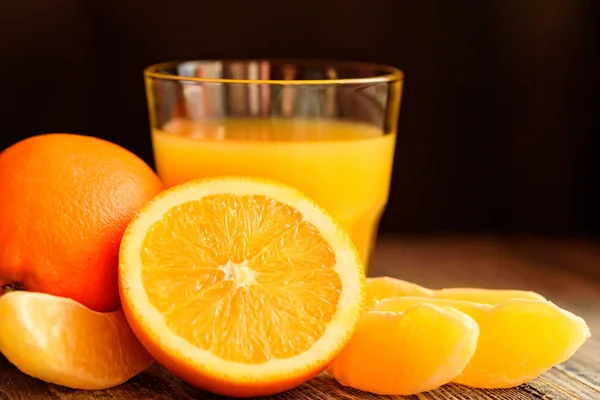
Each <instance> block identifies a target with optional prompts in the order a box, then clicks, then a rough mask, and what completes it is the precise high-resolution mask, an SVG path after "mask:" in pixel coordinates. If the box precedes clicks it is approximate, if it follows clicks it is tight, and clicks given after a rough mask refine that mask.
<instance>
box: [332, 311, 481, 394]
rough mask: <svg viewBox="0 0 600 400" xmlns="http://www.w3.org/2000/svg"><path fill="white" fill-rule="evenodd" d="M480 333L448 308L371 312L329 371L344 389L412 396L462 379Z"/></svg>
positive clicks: (463, 315)
mask: <svg viewBox="0 0 600 400" xmlns="http://www.w3.org/2000/svg"><path fill="white" fill-rule="evenodd" d="M478 335H479V328H478V327H477V323H476V322H475V321H474V320H473V319H472V318H471V317H469V316H468V315H466V314H463V313H461V312H459V311H456V310H454V309H452V308H448V307H439V306H433V305H426V304H425V305H416V306H414V307H410V308H407V309H406V311H402V312H380V311H367V312H365V313H364V314H363V317H362V319H361V321H360V323H359V326H358V329H357V330H356V333H355V334H354V336H352V339H351V340H350V343H349V344H348V345H347V346H346V347H344V349H343V350H342V352H341V353H340V355H339V356H337V357H336V358H335V359H334V361H333V362H332V363H331V365H330V366H329V367H328V369H327V371H328V372H329V373H330V374H331V375H332V376H333V377H334V378H335V379H337V380H338V381H339V382H340V383H342V384H343V385H347V386H351V387H353V388H356V389H360V390H364V391H368V392H373V393H377V394H382V395H410V394H415V393H419V392H424V391H427V390H431V389H435V388H437V387H438V386H441V385H444V384H446V383H448V382H450V381H451V380H452V379H454V378H456V377H457V376H458V375H459V374H460V373H461V372H462V370H463V369H464V368H465V366H466V365H467V363H468V362H469V360H470V359H471V357H472V356H473V353H474V352H475V348H476V345H477V337H478Z"/></svg>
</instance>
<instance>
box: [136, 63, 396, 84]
mask: <svg viewBox="0 0 600 400" xmlns="http://www.w3.org/2000/svg"><path fill="white" fill-rule="evenodd" d="M193 62H198V63H210V62H221V63H236V62H240V63H249V62H270V63H276V64H292V65H297V66H325V65H327V66H336V67H338V66H339V67H350V68H351V67H355V68H370V69H372V70H379V71H382V72H383V74H382V75H374V76H367V77H362V78H334V79H304V80H300V79H230V78H198V77H191V76H182V75H173V74H167V73H164V72H158V71H159V70H161V69H168V68H173V67H175V66H177V65H179V64H183V63H193ZM144 76H145V77H147V78H154V79H164V80H171V81H186V82H200V83H244V84H264V85H332V84H340V85H341V84H357V83H386V82H394V81H402V80H403V79H404V72H402V70H400V69H399V68H396V67H392V66H390V65H386V64H377V63H370V62H362V61H342V60H327V59H303V58H289V59H288V58H240V59H226V58H225V59H197V60H181V61H167V62H162V63H158V64H153V65H150V66H148V67H146V68H145V69H144Z"/></svg>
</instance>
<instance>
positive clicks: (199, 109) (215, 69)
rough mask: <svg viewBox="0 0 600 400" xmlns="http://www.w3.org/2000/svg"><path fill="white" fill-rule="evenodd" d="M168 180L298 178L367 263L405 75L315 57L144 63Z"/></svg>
mask: <svg viewBox="0 0 600 400" xmlns="http://www.w3.org/2000/svg"><path fill="white" fill-rule="evenodd" d="M144 76H145V83H146V94H147V100H148V107H149V115H150V125H151V129H152V144H153V151H154V160H155V164H156V169H157V172H158V174H159V176H160V177H161V179H162V180H163V182H164V184H165V185H166V186H167V187H170V186H173V185H177V184H180V183H183V182H186V181H189V180H191V179H195V178H204V177H211V176H221V175H238V176H239V175H244V176H258V177H264V178H269V179H275V180H278V181H280V182H283V183H286V184H288V185H291V186H293V187H295V188H297V189H299V190H300V191H302V192H304V193H305V194H306V195H308V196H309V197H311V198H312V199H313V200H314V201H316V202H317V203H318V204H319V205H321V206H322V207H323V208H324V209H325V210H327V211H328V212H329V213H330V214H331V215H332V216H333V218H334V219H336V220H337V221H338V222H339V223H340V224H341V226H342V227H343V228H344V229H346V231H347V232H348V233H349V235H350V237H351V238H352V240H353V242H354V244H355V246H356V248H357V250H358V252H359V253H360V256H361V259H362V262H363V264H364V265H365V268H367V266H368V263H369V260H370V257H371V253H372V250H373V246H374V243H375V240H376V235H377V230H378V226H379V220H380V218H381V215H382V213H383V211H384V209H385V206H386V204H387V200H388V194H389V186H390V178H391V173H392V163H393V158H394V147H395V142H396V126H397V121H398V114H399V110H400V99H401V94H402V79H403V74H402V72H401V71H400V70H398V69H396V68H393V67H390V66H385V65H376V64H368V63H356V62H343V61H314V60H200V61H184V62H168V63H162V64H157V65H153V66H150V67H148V68H147V69H146V70H145V71H144Z"/></svg>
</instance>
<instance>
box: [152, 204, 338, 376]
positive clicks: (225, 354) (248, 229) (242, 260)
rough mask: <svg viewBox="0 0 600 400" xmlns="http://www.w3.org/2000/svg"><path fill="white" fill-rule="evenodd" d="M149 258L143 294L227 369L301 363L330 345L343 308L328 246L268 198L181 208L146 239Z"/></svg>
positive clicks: (292, 212)
mask: <svg viewBox="0 0 600 400" xmlns="http://www.w3.org/2000/svg"><path fill="white" fill-rule="evenodd" d="M207 216H208V218H206V217H207ZM190 227H193V229H190ZM307 249H310V251H306V250H307ZM180 250H183V253H181V252H179V251H180ZM141 258H142V264H143V267H142V268H143V269H142V276H143V287H144V290H145V292H146V294H147V295H148V299H149V301H150V303H151V304H152V305H153V306H154V307H155V308H156V309H157V310H158V311H159V312H160V313H161V314H162V315H163V316H164V318H165V322H166V323H167V324H168V325H169V327H170V328H171V329H172V330H173V331H174V332H175V333H176V334H178V335H179V336H181V337H185V338H186V339H187V340H189V341H190V343H191V344H192V345H194V346H196V347H198V348H201V349H204V350H210V352H211V353H212V354H214V355H216V356H219V357H221V358H223V359H226V360H231V361H238V362H243V363H252V364H258V363H263V362H266V361H269V360H271V359H275V358H288V357H291V356H295V355H297V354H299V353H301V352H302V351H304V350H305V349H307V348H308V347H310V345H312V343H314V342H315V340H316V339H318V338H319V337H321V336H322V335H323V332H324V330H325V327H326V325H327V323H329V322H330V321H331V319H332V318H333V316H334V315H335V312H336V309H337V306H338V302H339V299H340V293H341V286H342V283H341V280H340V277H339V276H338V274H337V273H336V271H335V270H334V266H335V256H334V254H333V251H332V250H331V248H330V247H329V244H328V243H327V242H326V241H325V240H324V239H323V237H322V236H321V235H320V234H319V232H318V231H317V230H316V228H315V227H314V225H312V224H310V223H308V222H306V221H303V220H302V215H301V214H300V212H298V211H296V210H295V209H293V208H292V207H290V206H287V205H285V204H283V203H279V202H276V201H274V200H270V199H269V198H267V197H265V196H234V195H226V194H222V195H213V196H207V197H204V198H202V199H200V200H198V201H194V202H188V203H184V204H181V205H179V206H176V207H173V208H172V209H171V210H170V211H169V212H168V213H167V214H166V215H165V216H164V217H163V218H162V219H161V220H160V221H157V222H156V223H154V225H153V226H152V228H151V229H150V231H149V232H148V234H147V235H146V237H145V239H144V247H143V249H142V255H141ZM165 261H167V262H168V265H165ZM165 267H167V268H165ZM290 269H291V270H290ZM286 270H287V271H286ZM174 304H176V305H177V307H173V305H174ZM232 316H239V317H240V318H241V320H239V319H237V318H232ZM299 324H303V326H299ZM249 331H251V332H253V334H252V335H248V332H249ZM197 332H203V333H202V334H201V335H198V334H196V333H197ZM224 335H225V336H226V337H223V336H224ZM266 338H268V339H269V340H268V341H265V339H266ZM224 339H227V340H224Z"/></svg>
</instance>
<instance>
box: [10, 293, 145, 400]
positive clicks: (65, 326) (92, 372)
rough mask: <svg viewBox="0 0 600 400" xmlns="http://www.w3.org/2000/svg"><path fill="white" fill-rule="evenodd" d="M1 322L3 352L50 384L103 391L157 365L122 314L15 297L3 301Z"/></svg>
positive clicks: (22, 295) (54, 299) (32, 296)
mask: <svg viewBox="0 0 600 400" xmlns="http://www.w3.org/2000/svg"><path fill="white" fill-rule="evenodd" d="M0 320H1V321H2V329H0V351H1V352H2V353H3V354H4V355H5V356H6V358H7V359H8V360H9V361H10V362H11V363H13V364H14V365H15V366H16V367H17V368H19V369H20V370H21V371H23V372H24V373H26V374H28V375H30V376H33V377H35V378H39V379H42V380H44V381H46V382H51V383H55V384H58V385H63V386H67V387H71V388H76V389H90V390H94V389H105V388H109V387H112V386H116V385H118V384H120V383H123V382H125V381H127V380H128V379H130V378H132V377H133V376H135V375H137V374H138V373H140V372H142V371H144V370H145V369H146V368H148V367H149V366H150V365H151V364H152V362H153V360H152V357H151V356H150V355H149V354H148V352H147V351H146V350H145V349H144V348H143V347H142V345H141V344H140V343H139V342H138V340H137V339H136V338H135V336H134V334H133V332H132V331H131V329H130V328H129V326H128V325H127V321H126V319H125V316H124V315H123V312H122V311H121V310H118V311H113V312H110V313H97V312H95V311H92V310H90V309H88V308H86V307H84V306H82V305H81V304H79V303H77V302H76V301H73V300H71V299H66V298H63V297H56V296H51V295H48V294H43V293H33V292H23V291H17V292H11V293H7V294H5V295H3V296H2V297H0Z"/></svg>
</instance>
